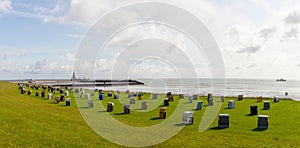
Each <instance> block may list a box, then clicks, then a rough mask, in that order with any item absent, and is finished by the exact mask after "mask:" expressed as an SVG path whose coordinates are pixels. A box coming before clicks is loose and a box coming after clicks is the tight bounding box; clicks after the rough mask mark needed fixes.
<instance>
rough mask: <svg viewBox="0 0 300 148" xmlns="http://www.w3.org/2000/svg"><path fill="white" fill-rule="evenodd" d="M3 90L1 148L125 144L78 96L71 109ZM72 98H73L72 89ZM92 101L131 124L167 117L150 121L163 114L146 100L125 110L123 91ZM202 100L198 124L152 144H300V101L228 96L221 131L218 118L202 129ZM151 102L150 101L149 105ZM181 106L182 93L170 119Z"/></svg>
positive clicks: (9, 86) (3, 85)
mask: <svg viewBox="0 0 300 148" xmlns="http://www.w3.org/2000/svg"><path fill="white" fill-rule="evenodd" d="M34 92H35V91H33V94H34ZM57 93H58V92H57ZM0 94H1V96H0V127H1V128H0V147H123V146H120V145H117V144H114V143H111V142H109V141H107V140H105V139H104V138H102V137H100V136H99V135H97V134H96V133H95V132H94V131H93V130H92V129H91V128H90V127H89V126H88V125H87V124H86V122H85V121H84V119H83V118H82V116H81V115H80V112H79V111H78V108H77V104H76V103H75V99H79V98H74V97H71V106H70V107H66V106H65V105H64V104H65V102H60V103H59V104H53V103H52V101H49V100H47V99H43V98H41V97H35V96H34V95H33V94H32V95H31V96H28V95H27V94H23V95H22V94H20V92H19V90H18V88H17V85H16V84H13V83H7V82H0ZM96 94H97V93H96ZM105 95H106V94H105ZM54 96H55V95H54ZM70 96H73V93H72V92H70ZM83 97H85V96H83ZM149 97H150V94H144V96H143V99H147V98H149ZM159 97H164V96H163V95H159ZM81 99H82V100H84V98H81ZM93 99H95V102H94V103H99V102H101V103H102V104H103V105H104V107H105V108H106V104H107V102H114V103H115V106H114V111H113V112H110V113H109V114H110V115H111V116H112V117H114V118H115V119H117V120H119V121H121V122H123V123H125V124H128V125H131V126H138V127H145V126H151V125H155V124H158V123H160V122H162V121H164V120H151V119H155V117H158V109H159V108H154V109H153V110H150V111H148V112H142V111H140V110H139V107H140V102H141V101H137V102H136V105H134V106H132V109H135V110H132V112H131V114H127V115H122V114H120V113H121V112H123V106H122V103H120V102H119V101H120V100H121V101H125V102H126V101H127V103H129V100H128V99H127V97H126V96H125V94H124V93H122V94H121V96H120V100H116V99H113V98H107V97H106V98H105V99H104V100H103V101H96V100H97V96H94V97H93ZM185 99H186V100H187V98H185ZM200 99H201V100H203V103H204V106H203V110H199V111H195V113H194V124H193V125H189V126H185V127H184V129H183V130H181V131H180V132H179V133H178V134H176V135H175V136H174V137H172V138H171V139H169V140H167V141H165V142H163V143H160V144H158V145H154V146H151V147H299V146H300V141H299V139H300V128H298V127H297V126H298V125H300V102H296V101H293V100H280V102H279V103H273V101H272V100H270V102H271V109H270V110H262V108H263V103H256V99H252V98H246V99H244V100H242V101H237V99H236V98H225V102H224V103H223V104H222V108H221V110H220V112H219V113H226V114H229V115H230V117H229V118H230V127H229V128H227V129H221V130H220V129H218V128H216V127H217V122H218V121H217V120H218V119H215V121H214V122H213V124H212V125H211V126H210V129H208V130H206V131H205V132H199V131H198V128H199V124H200V121H201V118H202V116H203V114H204V112H205V109H206V106H205V105H206V104H207V102H206V99H205V97H200ZM228 100H235V108H234V109H227V101H228ZM264 100H267V99H265V98H264ZM159 103H161V102H159ZM150 104H151V102H150V100H149V101H148V106H149V107H150ZM177 105H178V96H174V102H172V103H170V106H169V107H168V108H167V118H168V117H169V115H171V114H172V112H173V111H174V110H175V108H176V107H177ZM250 105H258V113H259V114H265V115H269V129H268V130H263V131H262V130H257V129H256V126H257V116H249V115H248V114H249V112H250V108H249V106H250ZM195 107H196V106H195Z"/></svg>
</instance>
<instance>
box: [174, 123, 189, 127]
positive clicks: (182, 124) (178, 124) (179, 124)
mask: <svg viewBox="0 0 300 148" xmlns="http://www.w3.org/2000/svg"><path fill="white" fill-rule="evenodd" d="M185 125H186V124H184V123H176V124H174V126H185Z"/></svg>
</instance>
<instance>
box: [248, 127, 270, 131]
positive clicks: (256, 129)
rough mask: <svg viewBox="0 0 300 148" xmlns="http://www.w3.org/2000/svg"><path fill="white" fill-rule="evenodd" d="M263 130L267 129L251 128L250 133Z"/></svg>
mask: <svg viewBox="0 0 300 148" xmlns="http://www.w3.org/2000/svg"><path fill="white" fill-rule="evenodd" d="M265 130H267V129H260V128H258V127H256V128H253V129H252V130H251V131H256V132H263V131H265Z"/></svg>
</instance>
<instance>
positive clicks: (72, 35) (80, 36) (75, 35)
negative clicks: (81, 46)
mask: <svg viewBox="0 0 300 148" xmlns="http://www.w3.org/2000/svg"><path fill="white" fill-rule="evenodd" d="M65 35H66V36H68V37H72V38H82V36H83V35H81V34H74V33H66V34H65Z"/></svg>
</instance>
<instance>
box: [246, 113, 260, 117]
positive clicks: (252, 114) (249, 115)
mask: <svg viewBox="0 0 300 148" xmlns="http://www.w3.org/2000/svg"><path fill="white" fill-rule="evenodd" d="M246 116H250V117H251V116H257V115H253V114H246Z"/></svg>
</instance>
